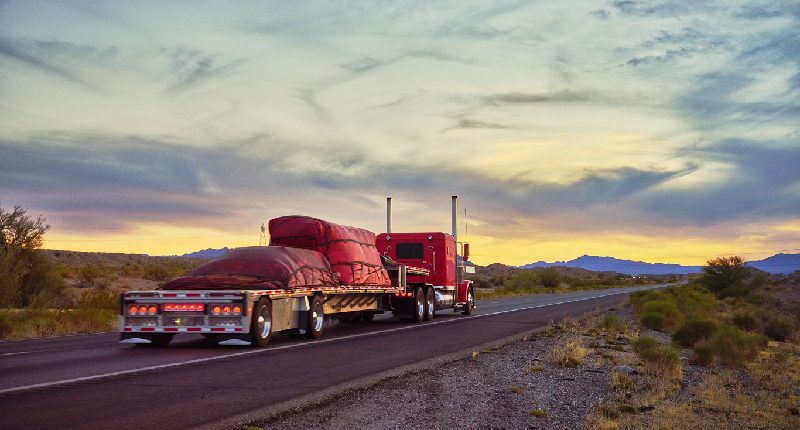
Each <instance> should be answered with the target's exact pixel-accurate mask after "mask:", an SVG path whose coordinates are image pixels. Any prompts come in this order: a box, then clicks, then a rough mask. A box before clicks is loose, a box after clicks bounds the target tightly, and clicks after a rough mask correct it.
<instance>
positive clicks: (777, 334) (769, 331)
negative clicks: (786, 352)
mask: <svg viewBox="0 0 800 430" xmlns="http://www.w3.org/2000/svg"><path fill="white" fill-rule="evenodd" d="M796 331H797V323H796V322H795V320H794V319H792V318H791V317H788V316H785V315H780V314H778V315H772V316H770V317H769V319H768V320H767V323H766V324H764V334H765V335H767V336H768V337H769V338H770V339H772V340H777V341H779V342H785V341H786V340H789V339H791V338H792V335H793V334H794V333H795V332H796Z"/></svg>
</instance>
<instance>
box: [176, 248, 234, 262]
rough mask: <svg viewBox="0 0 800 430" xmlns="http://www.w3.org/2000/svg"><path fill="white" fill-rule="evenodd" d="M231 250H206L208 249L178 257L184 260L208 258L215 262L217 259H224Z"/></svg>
mask: <svg viewBox="0 0 800 430" xmlns="http://www.w3.org/2000/svg"><path fill="white" fill-rule="evenodd" d="M229 250H230V248H228V247H225V248H219V249H214V248H206V249H201V250H200V251H195V252H190V253H188V254H183V255H178V256H177V257H183V258H207V259H209V260H213V259H215V258H220V257H222V256H223V255H225V253H226V252H228V251H229Z"/></svg>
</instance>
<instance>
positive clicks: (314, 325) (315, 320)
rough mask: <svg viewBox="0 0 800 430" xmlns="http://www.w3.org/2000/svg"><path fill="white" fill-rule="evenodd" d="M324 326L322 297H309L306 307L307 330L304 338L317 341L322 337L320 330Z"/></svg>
mask: <svg viewBox="0 0 800 430" xmlns="http://www.w3.org/2000/svg"><path fill="white" fill-rule="evenodd" d="M324 325H325V312H324V306H323V303H322V296H321V295H318V294H317V295H315V296H313V297H311V300H310V303H309V306H308V328H307V329H306V337H307V338H309V339H319V338H321V337H322V328H323V326H324Z"/></svg>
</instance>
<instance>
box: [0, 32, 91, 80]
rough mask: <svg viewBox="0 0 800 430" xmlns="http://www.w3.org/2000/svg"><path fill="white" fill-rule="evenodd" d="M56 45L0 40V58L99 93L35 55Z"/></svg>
mask: <svg viewBox="0 0 800 430" xmlns="http://www.w3.org/2000/svg"><path fill="white" fill-rule="evenodd" d="M56 44H57V43H56V42H50V43H39V42H29V43H21V42H15V41H12V40H8V39H0V56H3V57H5V58H7V59H10V60H13V61H16V62H19V63H22V64H25V65H26V66H29V67H31V68H33V69H35V70H38V71H40V72H43V73H45V74H47V75H49V76H52V77H56V78H59V79H62V80H65V81H67V82H70V83H72V84H75V85H79V86H81V87H83V88H85V89H89V90H92V91H99V89H98V88H97V87H96V86H95V85H93V84H92V83H90V82H88V81H86V80H84V79H82V78H81V77H79V76H78V75H76V74H74V73H72V72H70V71H68V70H66V69H63V68H61V67H58V66H56V65H54V64H52V63H51V62H50V61H48V60H47V59H46V58H42V57H40V56H39V55H37V53H39V54H41V53H42V51H44V50H49V48H52V47H53V46H54V45H56ZM62 46H63V45H62ZM0 64H1V63H0Z"/></svg>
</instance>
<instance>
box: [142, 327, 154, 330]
mask: <svg viewBox="0 0 800 430" xmlns="http://www.w3.org/2000/svg"><path fill="white" fill-rule="evenodd" d="M140 330H141V331H155V330H156V329H155V327H142V328H141V329H140Z"/></svg>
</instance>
